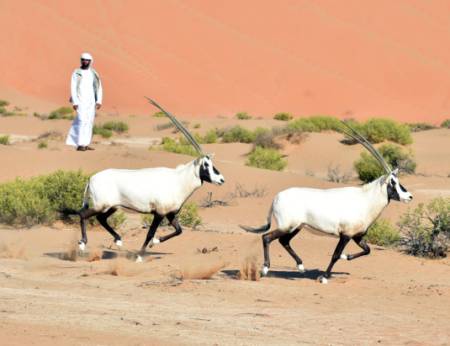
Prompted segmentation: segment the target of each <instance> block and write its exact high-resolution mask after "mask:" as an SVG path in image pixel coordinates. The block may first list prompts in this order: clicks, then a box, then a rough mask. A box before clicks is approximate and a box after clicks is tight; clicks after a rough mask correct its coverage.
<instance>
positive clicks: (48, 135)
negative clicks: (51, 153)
mask: <svg viewBox="0 0 450 346" xmlns="http://www.w3.org/2000/svg"><path fill="white" fill-rule="evenodd" d="M62 139H63V135H62V133H61V132H59V131H47V132H44V133H42V134H40V135H39V137H38V138H37V140H38V141H40V140H50V141H59V140H62Z"/></svg>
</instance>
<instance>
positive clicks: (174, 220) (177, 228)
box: [159, 213, 183, 243]
mask: <svg viewBox="0 0 450 346" xmlns="http://www.w3.org/2000/svg"><path fill="white" fill-rule="evenodd" d="M167 220H169V223H170V224H171V225H172V227H173V228H174V229H175V231H174V232H172V233H170V234H168V235H166V236H164V237H161V238H159V242H160V243H163V242H165V241H166V240H169V239H170V238H173V237H176V236H178V235H180V234H181V233H183V229H182V228H181V226H180V223H179V222H178V219H177V214H175V213H170V214H167Z"/></svg>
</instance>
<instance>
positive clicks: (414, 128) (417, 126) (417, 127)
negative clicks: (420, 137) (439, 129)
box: [407, 123, 436, 132]
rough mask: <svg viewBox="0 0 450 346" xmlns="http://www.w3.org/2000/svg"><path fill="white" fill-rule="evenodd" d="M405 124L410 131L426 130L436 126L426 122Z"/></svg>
mask: <svg viewBox="0 0 450 346" xmlns="http://www.w3.org/2000/svg"><path fill="white" fill-rule="evenodd" d="M407 125H408V127H409V129H410V130H411V132H420V131H428V130H433V129H435V128H436V126H434V125H432V124H428V123H410V124H407Z"/></svg>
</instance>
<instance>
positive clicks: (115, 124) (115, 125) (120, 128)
mask: <svg viewBox="0 0 450 346" xmlns="http://www.w3.org/2000/svg"><path fill="white" fill-rule="evenodd" d="M100 127H103V128H104V129H107V130H110V131H114V132H117V133H124V132H127V131H128V124H127V123H125V122H123V121H108V122H106V123H104V124H102V125H100Z"/></svg>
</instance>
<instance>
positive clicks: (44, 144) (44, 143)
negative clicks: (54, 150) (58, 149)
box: [38, 141, 48, 149]
mask: <svg viewBox="0 0 450 346" xmlns="http://www.w3.org/2000/svg"><path fill="white" fill-rule="evenodd" d="M47 148H48V143H47V141H39V143H38V149H47Z"/></svg>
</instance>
